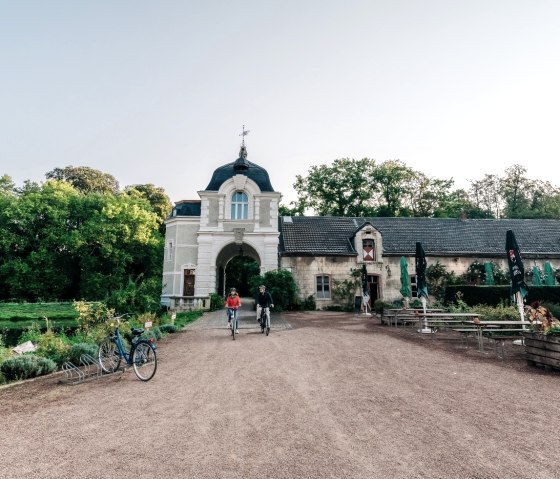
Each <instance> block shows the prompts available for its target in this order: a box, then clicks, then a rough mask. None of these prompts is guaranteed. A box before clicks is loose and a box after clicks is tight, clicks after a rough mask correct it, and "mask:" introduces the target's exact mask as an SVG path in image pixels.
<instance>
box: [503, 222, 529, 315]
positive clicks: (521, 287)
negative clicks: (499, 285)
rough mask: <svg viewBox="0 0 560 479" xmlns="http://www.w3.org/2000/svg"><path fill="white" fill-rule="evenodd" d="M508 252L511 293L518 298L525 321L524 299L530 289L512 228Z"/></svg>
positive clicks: (508, 237) (508, 232) (518, 304)
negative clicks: (526, 282)
mask: <svg viewBox="0 0 560 479" xmlns="http://www.w3.org/2000/svg"><path fill="white" fill-rule="evenodd" d="M506 253H507V260H508V266H509V275H510V276H511V293H512V296H515V298H516V302H517V309H518V310H519V315H520V316H521V321H523V320H524V319H525V313H524V311H523V299H524V298H525V296H527V293H528V292H529V290H528V288H527V285H526V284H525V280H524V277H525V269H524V268H523V261H521V252H520V251H519V246H518V245H517V240H516V239H515V234H514V232H513V231H512V230H507V232H506Z"/></svg>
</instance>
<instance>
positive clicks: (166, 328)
mask: <svg viewBox="0 0 560 479" xmlns="http://www.w3.org/2000/svg"><path fill="white" fill-rule="evenodd" d="M159 329H161V331H163V332H164V333H176V332H177V326H175V325H174V324H162V325H161V326H160V327H159Z"/></svg>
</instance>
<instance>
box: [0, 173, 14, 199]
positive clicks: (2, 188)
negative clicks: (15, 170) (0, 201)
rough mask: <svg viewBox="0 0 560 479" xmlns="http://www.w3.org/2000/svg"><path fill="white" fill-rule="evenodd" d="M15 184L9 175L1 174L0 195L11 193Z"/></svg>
mask: <svg viewBox="0 0 560 479" xmlns="http://www.w3.org/2000/svg"><path fill="white" fill-rule="evenodd" d="M15 188H16V185H15V184H14V182H13V181H12V178H11V176H9V175H2V176H1V177H0V196H6V195H9V196H11V195H13V194H14V190H15Z"/></svg>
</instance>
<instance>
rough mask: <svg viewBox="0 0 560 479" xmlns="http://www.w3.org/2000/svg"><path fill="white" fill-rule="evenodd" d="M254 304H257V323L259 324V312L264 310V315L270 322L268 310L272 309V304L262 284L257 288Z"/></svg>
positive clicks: (270, 297)
mask: <svg viewBox="0 0 560 479" xmlns="http://www.w3.org/2000/svg"><path fill="white" fill-rule="evenodd" d="M255 302H256V303H257V321H258V322H259V323H260V322H261V311H262V309H263V308H265V314H266V315H267V316H268V318H269V322H270V308H273V307H274V303H273V302H272V296H271V295H270V293H269V292H268V291H267V290H266V286H265V285H264V284H261V285H260V286H259V293H258V294H257V297H256V299H255Z"/></svg>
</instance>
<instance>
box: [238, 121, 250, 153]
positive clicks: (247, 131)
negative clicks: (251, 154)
mask: <svg viewBox="0 0 560 479" xmlns="http://www.w3.org/2000/svg"><path fill="white" fill-rule="evenodd" d="M248 134H249V130H246V129H245V125H243V132H242V133H241V135H239V136H241V137H243V140H242V142H241V147H242V148H245V136H246V135H248Z"/></svg>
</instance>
